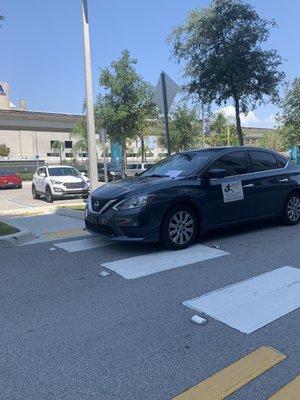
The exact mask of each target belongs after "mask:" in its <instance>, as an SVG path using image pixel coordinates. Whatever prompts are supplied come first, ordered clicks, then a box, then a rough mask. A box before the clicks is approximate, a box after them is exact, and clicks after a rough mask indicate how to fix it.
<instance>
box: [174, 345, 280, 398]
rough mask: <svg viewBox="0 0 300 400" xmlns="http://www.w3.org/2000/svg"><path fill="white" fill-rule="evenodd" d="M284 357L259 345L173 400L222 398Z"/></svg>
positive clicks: (270, 348)
mask: <svg viewBox="0 0 300 400" xmlns="http://www.w3.org/2000/svg"><path fill="white" fill-rule="evenodd" d="M285 358H286V355H285V354H282V353H280V352H278V351H277V350H275V349H273V348H272V347H267V346H263V347H260V348H259V349H257V350H255V351H253V352H252V353H250V354H248V355H247V356H245V357H243V358H241V359H240V360H238V361H235V362H234V363H233V364H230V365H229V366H228V367H226V368H224V369H222V370H220V371H219V372H217V373H216V374H214V375H212V376H211V377H209V378H207V379H205V380H204V381H202V382H201V383H199V384H198V385H196V386H194V387H192V388H191V389H188V390H187V391H185V392H183V393H182V394H180V395H178V396H176V397H174V398H173V400H200V399H201V400H223V399H225V398H226V397H228V396H230V395H231V394H233V393H234V392H236V391H237V390H238V389H240V388H241V387H243V386H245V385H246V384H248V383H249V382H251V381H252V380H253V379H255V378H257V377H258V376H260V375H262V374H263V373H264V372H266V371H268V370H269V369H271V368H272V367H274V366H275V365H276V364H278V363H280V362H281V361H283V360H284V359H285Z"/></svg>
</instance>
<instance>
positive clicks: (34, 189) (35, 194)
mask: <svg viewBox="0 0 300 400" xmlns="http://www.w3.org/2000/svg"><path fill="white" fill-rule="evenodd" d="M31 192H32V197H33V198H34V199H39V198H40V196H39V195H38V194H37V191H36V188H35V186H34V185H32V186H31Z"/></svg>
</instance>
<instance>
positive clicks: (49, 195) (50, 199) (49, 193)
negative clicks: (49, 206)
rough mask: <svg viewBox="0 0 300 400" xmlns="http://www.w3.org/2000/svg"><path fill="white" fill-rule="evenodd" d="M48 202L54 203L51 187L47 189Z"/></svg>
mask: <svg viewBox="0 0 300 400" xmlns="http://www.w3.org/2000/svg"><path fill="white" fill-rule="evenodd" d="M45 194H46V200H47V202H48V203H53V196H52V192H51V189H50V187H49V186H47V187H46V193H45Z"/></svg>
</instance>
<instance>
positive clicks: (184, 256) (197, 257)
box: [102, 245, 229, 279]
mask: <svg viewBox="0 0 300 400" xmlns="http://www.w3.org/2000/svg"><path fill="white" fill-rule="evenodd" d="M228 254H229V253H227V252H225V251H222V250H217V249H213V248H210V247H207V246H203V245H195V246H193V247H190V248H188V249H184V250H179V251H159V252H156V253H149V254H145V255H142V256H137V257H131V258H126V259H123V260H118V261H113V262H108V263H105V264H103V265H102V266H103V267H105V268H108V269H110V270H112V271H114V272H116V273H117V274H119V275H121V276H122V277H123V278H126V279H136V278H140V277H143V276H147V275H152V274H155V273H157V272H163V271H167V270H170V269H174V268H179V267H184V266H186V265H189V264H195V263H197V262H200V261H205V260H210V259H212V258H216V257H221V256H224V255H228Z"/></svg>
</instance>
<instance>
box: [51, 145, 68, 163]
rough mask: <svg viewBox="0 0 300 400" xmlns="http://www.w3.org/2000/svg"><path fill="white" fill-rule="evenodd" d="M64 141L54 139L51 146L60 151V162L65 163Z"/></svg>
mask: <svg viewBox="0 0 300 400" xmlns="http://www.w3.org/2000/svg"><path fill="white" fill-rule="evenodd" d="M64 147H65V146H64V142H61V141H60V140H53V141H52V144H51V148H52V149H53V150H56V151H58V153H59V159H60V163H61V164H62V163H63V151H64Z"/></svg>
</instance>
